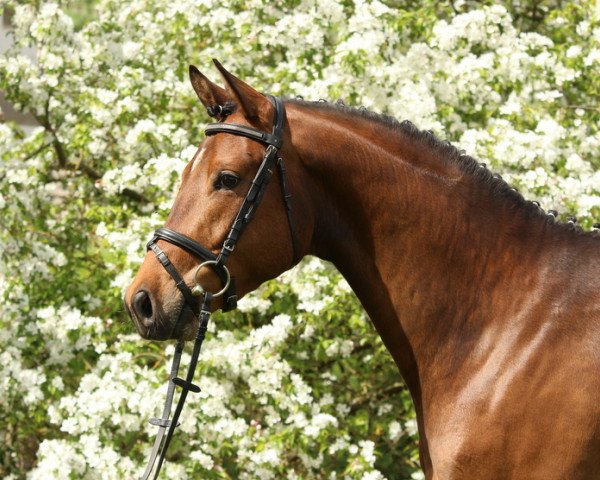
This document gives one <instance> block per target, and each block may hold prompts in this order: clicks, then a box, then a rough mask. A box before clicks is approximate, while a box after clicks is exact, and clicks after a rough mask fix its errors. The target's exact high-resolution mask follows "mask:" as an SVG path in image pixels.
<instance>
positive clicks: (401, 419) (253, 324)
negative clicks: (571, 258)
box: [0, 0, 600, 480]
mask: <svg viewBox="0 0 600 480" xmlns="http://www.w3.org/2000/svg"><path fill="white" fill-rule="evenodd" d="M6 5H8V7H9V8H12V9H14V17H13V20H12V22H13V24H14V28H15V30H14V41H15V43H14V47H13V48H12V49H11V50H9V51H8V52H7V53H5V54H3V55H2V56H0V88H1V89H2V90H3V91H4V92H5V95H6V97H7V98H8V100H9V101H10V102H12V103H13V105H15V107H16V108H18V109H20V110H23V111H27V112H31V113H32V114H33V115H34V116H35V117H36V118H37V121H38V123H39V124H40V127H39V128H38V129H36V130H35V131H34V132H33V133H32V134H31V135H29V136H25V135H24V134H23V132H22V131H21V130H20V128H19V127H18V126H17V125H14V124H10V123H2V124H0V159H1V162H0V258H1V259H2V269H1V271H0V297H1V298H2V302H1V303H0V305H1V306H0V314H1V315H0V424H1V425H2V428H1V430H0V444H1V445H2V448H1V449H0V475H2V477H3V478H8V479H20V478H28V479H42V478H44V479H46V478H61V479H63V478H74V479H75V478H76V479H80V478H85V479H96V478H102V479H113V478H114V479H120V478H135V477H137V476H138V475H139V474H140V472H141V470H142V469H143V463H144V460H145V459H146V457H147V455H148V452H149V449H150V446H151V441H152V436H153V434H154V427H151V426H150V425H149V424H147V419H148V418H149V417H151V416H156V414H157V413H158V409H159V408H160V404H161V402H162V398H163V394H164V392H163V389H164V388H163V387H164V381H165V379H166V376H167V372H166V371H165V364H166V362H167V361H168V360H169V358H170V356H171V355H172V353H173V351H172V346H171V347H168V348H167V349H166V351H165V350H164V345H162V344H157V343H151V342H145V341H142V340H140V339H139V338H138V337H137V335H136V334H133V333H132V331H133V330H132V327H131V325H130V323H129V321H128V319H127V318H126V315H125V313H124V312H123V309H122V306H121V301H120V298H121V295H122V289H123V287H124V286H125V285H127V284H128V283H129V281H130V280H131V277H132V275H133V274H132V272H133V271H135V269H136V268H137V266H138V265H139V263H140V261H141V258H142V255H143V254H144V242H145V240H146V239H147V237H148V234H149V232H150V231H152V230H153V229H154V228H155V227H157V226H159V225H161V224H162V223H163V220H164V218H165V215H166V212H167V211H168V209H169V207H170V203H171V200H172V198H173V193H174V191H175V189H176V187H177V183H178V178H179V174H180V172H181V170H182V169H183V167H184V165H185V163H186V162H187V161H188V160H189V159H190V158H191V156H192V155H193V152H194V148H195V147H194V146H195V145H197V144H198V143H199V142H200V141H201V139H202V135H201V132H202V129H203V126H204V124H205V122H206V121H207V120H208V119H207V117H206V114H205V112H203V109H202V108H200V107H199V105H198V102H197V100H196V99H195V94H194V93H193V91H192V89H191V88H190V87H189V85H188V80H187V73H186V72H187V66H188V64H189V63H195V64H197V65H199V66H201V67H203V66H204V67H205V68H204V69H206V70H207V68H206V67H207V66H208V65H209V59H210V58H211V57H216V58H219V59H220V60H221V61H222V62H224V64H225V65H226V66H227V67H228V68H229V69H231V71H233V72H236V73H237V74H238V75H240V76H241V77H242V78H244V79H245V80H247V81H249V82H250V83H251V84H253V85H255V86H257V87H258V88H259V89H262V90H264V91H268V92H270V93H273V94H284V95H296V94H297V95H302V96H304V97H305V98H307V99H319V98H337V97H343V98H344V99H346V101H347V102H348V103H351V104H357V105H364V106H366V107H368V108H371V109H374V110H376V111H382V112H386V113H389V114H391V115H394V116H395V117H397V118H401V119H404V118H408V119H410V120H412V121H413V122H414V123H416V124H417V125H419V126H420V127H421V128H427V129H433V130H434V131H435V132H436V133H437V134H438V135H439V136H441V137H445V138H448V139H450V140H451V141H453V142H454V143H455V144H457V145H460V146H461V148H463V149H465V150H466V151H467V152H468V153H469V154H471V155H473V156H476V157H478V158H480V159H481V161H482V162H485V163H487V164H488V165H490V166H492V167H493V168H494V169H495V170H496V171H498V172H500V173H502V175H503V176H505V178H506V179H507V180H508V181H509V183H512V184H513V185H515V186H516V187H517V188H519V189H520V190H521V191H522V193H523V194H524V195H525V196H526V197H529V198H531V199H537V200H538V201H539V202H540V203H541V205H542V207H544V208H556V209H558V210H559V212H560V213H561V214H562V215H563V216H566V215H569V214H577V215H579V216H580V217H581V223H582V224H583V225H584V226H589V225H591V223H593V221H594V217H598V216H599V215H598V214H599V213H600V194H599V191H598V188H599V187H598V185H600V182H599V180H600V173H598V171H597V165H598V158H600V132H599V128H598V126H599V120H600V118H599V109H598V106H597V100H598V92H599V91H600V83H599V82H600V80H599V77H598V75H597V74H596V73H597V71H598V66H599V63H600V24H599V23H598V20H599V17H600V8H599V7H598V4H594V3H593V2H588V1H583V2H582V1H578V2H571V3H565V2H555V3H554V2H551V1H548V2H543V3H542V4H541V5H540V3H539V2H531V5H530V4H529V3H527V2H518V4H517V3H515V5H514V6H512V5H507V7H503V6H500V5H490V6H481V4H479V3H477V4H471V3H469V2H464V1H458V2H455V3H454V4H453V5H451V6H449V5H448V6H445V5H440V4H438V2H423V3H421V4H419V5H412V2H409V1H408V0H407V1H406V2H403V1H400V2H396V1H391V0H389V1H387V2H379V1H363V0H354V1H350V2H347V1H343V2H342V1H334V0H331V1H320V2H312V1H302V2H300V1H295V0H286V1H283V2H263V1H259V0H225V1H221V0H220V1H218V2H217V1H214V0H178V1H176V2H175V1H163V0H161V1H159V0H135V1H125V0H104V1H102V2H101V3H100V4H99V5H98V12H99V13H98V18H97V19H95V20H94V21H91V22H89V23H87V24H86V25H84V26H83V28H81V29H80V30H77V29H75V28H74V26H73V21H72V20H71V18H70V17H69V16H68V15H67V14H66V13H65V10H64V9H63V8H65V7H68V4H60V5H59V4H55V3H46V2H22V1H21V2H14V3H12V2H8V3H6ZM5 8H6V7H5ZM299 39H302V41H299ZM24 48H33V49H34V58H29V57H27V56H25V55H24V54H22V53H20V52H22V49H24ZM210 332H211V333H210V338H209V340H208V341H207V343H206V348H205V350H204V351H203V354H202V357H201V359H202V362H201V367H200V376H201V377H202V379H201V380H200V384H201V385H202V387H203V391H202V393H201V394H200V395H196V396H193V398H192V399H191V400H190V402H189V404H188V406H187V407H186V409H185V410H184V414H183V418H182V426H181V429H180V430H181V431H180V432H178V436H177V437H176V439H175V441H174V443H173V445H172V450H171V452H170V454H171V458H172V459H173V461H172V462H169V464H168V466H167V468H166V470H165V475H166V477H168V478H177V479H183V478H234V479H238V478H239V479H255V478H261V479H269V478H290V479H293V478H298V479H300V478H307V479H309V478H329V479H336V478H340V479H368V480H375V479H383V478H422V474H421V473H420V471H419V468H418V458H417V447H416V435H417V434H416V426H415V425H416V423H415V420H414V412H413V410H412V407H411V403H410V397H409V395H408V393H407V392H406V389H405V387H404V384H403V383H402V381H401V379H400V376H399V373H398V372H397V369H396V367H395V366H394V364H393V362H392V361H391V358H390V356H389V355H388V353H387V352H386V350H385V348H384V347H383V345H382V343H381V341H380V340H379V338H378V336H377V334H376V333H375V332H374V329H373V327H372V326H371V324H370V322H369V321H368V319H367V318H366V317H365V315H364V313H363V311H362V309H361V307H360V305H359V304H358V302H357V300H356V298H355V297H354V296H353V295H352V293H351V292H350V290H349V287H348V285H347V284H346V283H345V281H344V280H343V279H342V278H341V277H340V276H339V274H338V273H337V272H336V271H335V270H334V269H333V268H332V267H331V266H329V265H327V264H324V263H322V262H320V261H318V260H316V259H312V258H308V259H306V260H304V261H303V262H302V263H301V264H300V265H299V266H298V267H297V268H295V269H294V270H292V271H290V272H287V273H285V274H284V275H282V277H281V278H280V279H279V281H276V282H270V283H267V284H265V285H263V286H262V287H261V288H260V289H259V290H258V291H257V292H255V293H253V294H252V295H250V296H248V297H247V298H245V299H243V300H242V301H241V302H240V309H239V311H236V312H233V313H230V314H227V315H220V314H217V315H215V316H214V320H213V321H212V324H211V330H210Z"/></svg>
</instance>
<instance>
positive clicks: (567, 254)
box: [125, 61, 600, 480]
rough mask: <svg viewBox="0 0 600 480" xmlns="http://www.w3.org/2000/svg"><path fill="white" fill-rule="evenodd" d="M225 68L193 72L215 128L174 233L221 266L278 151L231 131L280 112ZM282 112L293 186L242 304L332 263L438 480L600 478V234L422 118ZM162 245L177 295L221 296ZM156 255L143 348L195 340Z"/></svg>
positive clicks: (237, 275) (180, 199)
mask: <svg viewBox="0 0 600 480" xmlns="http://www.w3.org/2000/svg"><path fill="white" fill-rule="evenodd" d="M215 64H216V65H217V67H218V69H219V71H220V73H221V75H222V77H223V81H224V84H225V88H222V87H220V86H218V85H216V84H215V83H213V82H211V81H210V80H209V79H208V78H207V77H206V76H204V75H203V74H202V73H200V72H199V71H198V70H197V69H196V68H195V67H190V79H191V83H192V86H193V88H194V90H195V92H196V94H197V95H198V97H199V99H200V101H201V102H202V104H203V105H204V107H205V108H206V109H207V111H208V112H209V115H211V116H213V117H215V118H216V119H217V120H218V122H219V123H217V124H216V125H217V127H215V128H216V130H214V131H212V132H208V130H207V134H208V133H211V134H210V135H207V138H206V139H205V140H204V142H203V143H202V145H201V147H200V148H199V149H198V151H197V153H196V154H195V156H194V158H193V159H192V160H191V161H190V162H189V164H188V165H187V166H186V168H185V170H184V172H183V176H182V181H181V186H180V189H179V192H178V194H177V196H176V199H175V202H174V205H173V208H172V210H171V212H170V214H169V216H168V219H167V222H166V227H168V229H170V231H174V232H180V233H181V234H182V235H185V236H186V237H187V238H189V239H192V240H193V241H195V242H198V244H201V245H204V246H206V250H208V251H209V252H208V253H210V254H211V255H214V256H217V255H218V253H219V252H220V251H223V249H224V248H225V247H224V241H225V239H226V238H228V233H230V229H231V225H232V222H233V221H234V218H236V214H238V212H239V210H240V208H241V206H243V204H244V201H245V199H246V197H247V194H248V192H249V189H252V188H254V187H253V186H252V185H253V184H252V180H253V178H256V177H255V175H256V172H257V169H259V166H260V165H262V163H261V162H263V160H264V158H266V156H267V153H265V152H266V150H265V145H266V141H265V142H263V143H261V141H257V138H253V137H252V136H251V135H244V134H239V133H237V134H233V133H235V132H234V131H233V130H232V128H238V131H239V126H241V127H242V130H243V128H246V130H247V131H254V132H257V131H261V132H268V131H270V129H271V127H272V125H273V123H274V122H276V121H277V119H276V118H275V117H276V116H277V112H276V108H275V103H274V102H273V100H272V99H271V98H269V97H268V96H265V95H263V94H261V93H259V92H258V91H256V90H255V89H254V88H252V87H251V86H250V85H248V84H247V83H245V82H243V81H242V80H240V79H239V78H237V77H236V76H234V75H233V74H231V73H230V72H228V71H227V70H226V69H225V68H223V67H222V66H221V65H220V64H219V63H218V62H216V61H215ZM282 115H283V116H282V117H281V118H282V120H281V121H282V122H283V123H282V125H281V136H282V137H281V139H282V142H280V150H279V151H278V155H279V156H280V157H281V159H283V160H285V163H286V168H287V175H284V173H285V172H282V171H281V170H278V171H276V172H274V173H273V178H272V180H271V181H270V183H269V184H268V185H267V186H266V187H265V188H264V190H263V191H262V193H261V196H262V203H261V205H260V208H257V209H256V212H255V213H256V215H255V216H254V218H253V220H252V222H250V223H249V224H248V228H247V229H246V230H245V231H244V234H243V235H241V236H240V237H239V241H238V242H237V245H236V246H235V251H233V248H232V249H231V250H232V252H230V253H231V255H230V258H229V260H228V264H227V265H228V269H229V270H228V272H229V271H231V276H232V277H234V279H235V283H236V292H237V295H238V296H241V295H244V294H246V293H248V292H251V291H252V290H254V289H256V288H257V287H258V286H259V285H260V284H261V283H263V282H264V281H266V280H268V279H272V278H274V277H276V276H278V275H279V274H281V273H282V272H284V271H285V270H287V269H289V268H290V267H291V266H293V265H294V264H295V263H297V262H298V260H299V259H300V258H302V257H303V256H304V255H316V256H317V257H320V258H322V259H325V260H328V261H330V262H332V263H333V264H334V265H335V266H336V267H337V268H338V270H339V271H340V272H341V273H342V274H343V276H344V277H345V278H346V279H347V281H348V282H349V284H350V285H351V287H352V289H353V290H354V292H355V293H356V295H357V296H358V298H359V299H360V301H361V303H362V305H363V306H364V308H365V309H366V311H367V313H368V314H369V317H370V318H371V320H372V321H373V323H374V324H375V327H376V328H377V331H378V332H379V334H380V335H381V338H382V339H383V342H384V343H385V345H386V347H387V349H388V350H389V352H390V353H391V355H392V356H393V358H394V360H395V362H396V364H397V365H398V368H399V370H400V372H401V374H402V376H403V378H404V380H405V382H406V384H407V386H408V388H409V390H410V393H411V395H412V399H413V401H414V406H415V410H416V413H417V422H418V429H419V435H420V445H419V451H420V461H421V465H422V468H423V471H424V473H425V476H426V478H427V479H436V480H437V479H439V480H441V479H445V480H450V479H543V480H549V479H569V480H575V479H591V478H600V239H599V238H598V236H597V235H595V234H593V233H584V232H582V231H581V230H579V229H576V228H573V227H571V226H569V225H565V224H561V223H559V222H556V221H555V220H554V219H553V217H551V216H548V215H546V214H545V213H544V212H543V211H542V210H541V209H540V208H539V207H538V206H537V205H536V204H535V203H533V202H528V201H525V200H524V199H523V197H522V196H521V195H520V194H519V193H517V192H516V191H514V190H513V189H511V188H510V187H509V186H508V185H507V184H506V183H505V182H504V181H503V180H502V179H501V178H498V177H497V176H494V175H492V174H491V173H490V172H489V171H488V170H487V169H486V168H482V167H481V166H480V164H478V163H477V162H476V161H475V160H474V159H472V158H471V157H468V156H466V155H463V154H461V152H460V151H459V150H457V149H456V148H455V147H453V146H451V145H450V144H449V143H446V142H442V141H440V140H438V139H437V138H436V137H434V136H433V134H431V133H429V132H423V131H420V130H418V129H417V128H416V127H415V126H414V125H412V124H411V123H409V122H402V123H399V122H397V121H395V120H393V119H390V118H388V117H383V116H381V115H377V114H373V113H369V112H366V111H362V110H357V109H353V108H349V107H344V106H338V105H331V104H327V103H312V102H305V101H301V100H287V101H285V103H284V109H283V111H282ZM219 125H221V127H219ZM231 125H233V127H231V128H230V126H231ZM236 125H237V126H238V127H236ZM219 128H220V129H219ZM228 128H229V130H227V129H228ZM269 148H270V147H269ZM267 150H268V148H267ZM273 170H274V169H273ZM269 173H272V172H271V171H269ZM286 178H287V180H286ZM283 182H286V183H287V185H285V189H287V190H285V189H283V188H284V185H283ZM278 184H279V186H278ZM280 187H281V188H282V189H283V190H282V191H283V192H284V198H283V199H282V195H281V192H280ZM290 196H291V206H292V208H291V215H290V210H288V209H287V208H286V201H288V200H290ZM292 222H293V223H292ZM225 243H226V242H225ZM154 244H155V245H159V246H160V248H161V249H162V250H161V251H164V252H165V253H166V254H168V257H169V259H170V262H171V265H172V266H174V267H175V268H176V270H177V271H178V272H181V277H182V278H181V282H180V283H182V284H183V283H185V284H186V285H191V284H193V283H196V284H201V285H202V286H203V289H205V291H216V290H219V289H221V287H222V285H223V282H224V279H223V276H222V275H220V274H221V273H222V272H220V271H218V269H215V268H201V269H199V268H198V260H197V258H196V256H195V255H192V254H191V253H190V251H188V250H186V249H185V248H179V246H180V245H179V244H177V245H173V244H172V243H170V242H169V241H167V240H165V237H156V238H155V240H154ZM153 253H156V252H149V253H148V255H147V257H146V258H145V259H144V262H143V264H142V266H141V268H140V270H139V272H138V273H137V275H136V277H135V279H134V280H133V282H132V284H131V286H130V287H129V288H128V290H127V292H126V294H125V303H126V306H127V309H128V310H129V312H130V315H131V316H132V319H133V321H134V323H135V325H136V327H137V329H138V331H139V333H140V334H141V336H143V337H145V338H152V339H167V338H174V337H177V338H192V337H193V336H194V333H195V331H196V330H197V329H198V322H197V320H196V319H195V318H196V317H194V316H193V315H192V314H191V313H190V312H188V311H187V309H186V308H184V307H185V299H184V297H183V296H182V295H181V294H180V292H179V291H178V288H177V286H176V285H175V283H174V282H173V281H172V278H171V276H170V275H169V272H167V271H166V270H165V269H163V265H161V263H160V262H159V261H157V258H156V257H155V255H154V254H153ZM207 255H208V254H207ZM209 266H211V265H209ZM194 277H196V278H195V279H194ZM184 286H185V285H184ZM222 299H223V297H221V298H219V299H215V302H214V303H213V304H212V306H211V309H212V310H214V309H216V308H220V307H226V306H228V305H226V300H222ZM229 307H230V305H229Z"/></svg>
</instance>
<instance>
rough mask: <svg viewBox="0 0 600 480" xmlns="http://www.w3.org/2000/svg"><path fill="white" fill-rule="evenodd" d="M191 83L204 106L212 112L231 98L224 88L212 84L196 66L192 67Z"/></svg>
mask: <svg viewBox="0 0 600 480" xmlns="http://www.w3.org/2000/svg"><path fill="white" fill-rule="evenodd" d="M190 81H191V82H192V87H194V91H195V92H196V95H198V98H199V99H200V101H201V102H202V105H204V107H206V109H207V110H208V111H209V112H210V110H211V109H214V108H215V107H216V106H217V105H221V106H222V105H224V104H225V102H227V100H230V99H231V96H230V95H229V94H228V93H227V90H225V89H224V88H222V87H219V86H218V85H217V84H215V83H213V82H211V81H210V80H209V79H208V78H206V77H205V76H204V75H203V74H202V73H200V70H198V69H197V68H196V67H194V65H190Z"/></svg>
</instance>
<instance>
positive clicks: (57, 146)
mask: <svg viewBox="0 0 600 480" xmlns="http://www.w3.org/2000/svg"><path fill="white" fill-rule="evenodd" d="M31 113H32V115H33V116H34V118H35V119H36V120H37V122H38V123H39V124H40V125H41V126H42V127H44V130H46V132H48V133H49V134H50V135H51V136H52V146H53V147H54V151H55V152H56V158H57V159H58V164H59V166H60V167H61V168H65V169H68V170H77V171H80V172H82V173H85V174H86V175H87V176H88V177H90V178H91V179H92V180H94V181H96V180H100V179H101V178H102V174H101V173H100V172H98V171H97V170H94V169H93V168H92V167H90V166H88V165H86V164H84V163H81V162H79V164H77V165H72V164H69V162H68V160H67V154H66V153H65V149H64V147H63V145H62V143H60V141H59V140H58V136H57V135H56V131H55V130H54V128H53V127H52V125H51V124H50V121H49V120H48V117H47V116H44V117H40V116H38V115H36V114H35V112H31ZM46 146H47V145H46ZM44 148H45V147H44ZM41 150H42V149H40V151H41ZM36 153H39V152H36ZM120 193H121V194H122V195H124V196H125V197H128V198H131V199H132V200H135V201H136V202H143V203H150V200H148V199H147V198H146V197H145V196H144V195H142V194H141V193H138V192H136V191H135V190H131V189H130V188H124V189H123V190H121V192H120Z"/></svg>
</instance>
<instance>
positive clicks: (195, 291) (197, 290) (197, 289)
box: [192, 260, 231, 297]
mask: <svg viewBox="0 0 600 480" xmlns="http://www.w3.org/2000/svg"><path fill="white" fill-rule="evenodd" d="M208 265H218V262H217V261H216V260H207V261H206V262H202V263H201V264H200V265H198V268H196V273H194V286H193V287H192V295H194V297H200V296H201V295H203V294H205V293H206V290H204V288H203V287H202V285H200V283H199V282H198V274H199V273H200V270H202V268H204V267H206V266H208ZM221 266H222V267H223V269H224V270H225V274H226V275H227V280H225V286H224V287H223V288H222V289H221V290H219V291H218V292H216V293H213V294H212V296H213V297H220V296H221V295H223V294H224V293H225V292H226V291H227V289H228V288H229V284H230V283H231V275H230V274H229V270H228V269H227V267H226V266H225V265H221Z"/></svg>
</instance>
